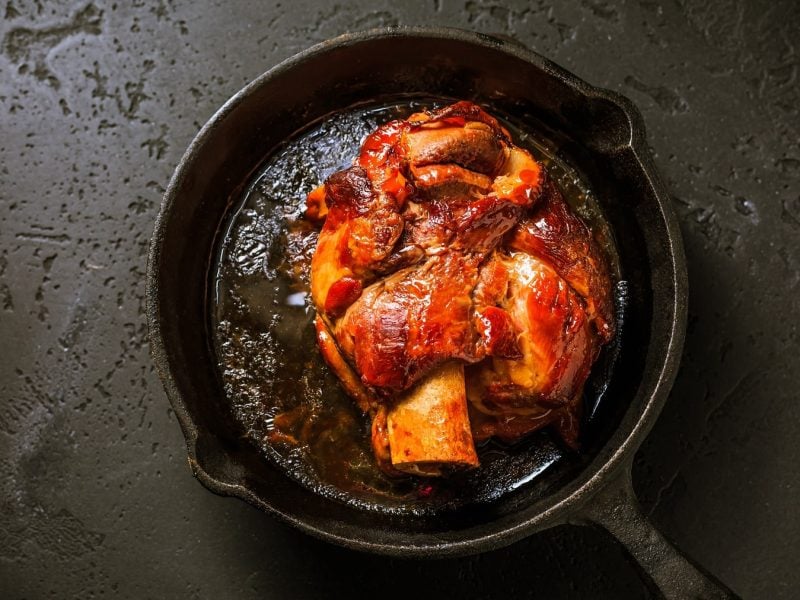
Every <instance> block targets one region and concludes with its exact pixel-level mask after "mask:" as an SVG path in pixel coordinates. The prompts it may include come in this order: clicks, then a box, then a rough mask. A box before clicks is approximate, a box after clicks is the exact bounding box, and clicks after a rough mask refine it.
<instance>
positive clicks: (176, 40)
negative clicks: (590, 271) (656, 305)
mask: <svg viewBox="0 0 800 600" xmlns="http://www.w3.org/2000/svg"><path fill="white" fill-rule="evenodd" d="M0 15H3V16H4V18H3V20H2V22H1V23H0V44H1V46H0V339H1V340H2V345H1V346H0V348H1V349H2V356H1V360H0V394H1V395H0V399H2V402H0V597H3V598H17V597H19V598H43V597H49V596H55V597H81V598H89V597H93V596H98V595H117V596H120V597H128V598H143V597H232V598H251V597H253V598H254V597H263V596H268V597H276V598H305V597H309V598H311V597H313V598H317V597H342V596H343V595H345V594H347V595H349V596H350V597H359V596H368V595H370V596H379V597H388V598H409V597H414V598H424V597H455V596H461V597H496V598H527V597H531V598H586V597H591V598H646V597H650V594H649V592H648V589H647V584H646V583H644V582H643V581H642V580H641V579H640V578H639V576H638V574H637V571H636V569H635V568H634V567H633V566H632V565H631V564H630V563H629V562H628V559H627V557H626V556H625V554H624V552H623V551H622V550H621V548H620V547H619V546H617V545H616V544H615V543H614V542H613V541H611V540H610V539H608V538H606V537H605V536H604V535H603V534H601V533H599V532H596V531H593V530H590V529H584V528H577V527H561V528H558V529H554V530H551V531H548V532H545V533H543V534H540V535H537V536H534V537H532V538H529V539H528V540H525V541H523V542H520V543H518V544H516V545H514V546H512V547H510V548H507V549H504V550H500V551H497V552H493V553H490V554H486V555H483V556H478V557H473V558H467V559H459V560H445V561H439V562H434V563H430V562H415V561H396V560H388V559H384V558H380V557H371V556H365V555H361V554H357V553H353V552H350V551H345V550H341V549H338V548H334V547H331V546H328V545H325V544H323V543H320V542H317V541H315V540H312V539H309V538H307V537H305V536H304V535H302V534H300V533H297V532H295V531H293V530H289V529H288V528H286V527H284V526H283V525H280V524H278V523H277V522H275V521H274V520H272V519H271V518H269V517H267V516H266V515H263V514H261V513H259V512H257V511H256V510H255V509H253V508H251V507H249V506H247V505H245V504H244V503H242V502H239V501H236V500H231V499H224V498H218V497H215V496H213V495H211V494H209V493H208V492H206V491H205V490H204V489H203V488H202V487H201V486H200V485H198V484H197V483H196V482H194V481H193V480H192V478H191V476H190V473H189V469H188V467H187V465H186V461H185V452H184V444H183V438H182V436H181V434H180V431H179V428H178V425H177V422H176V421H175V419H174V418H173V416H172V415H171V411H170V409H169V407H168V404H167V402H166V398H165V396H164V394H163V392H162V390H161V385H160V382H159V381H158V378H157V376H156V375H155V372H154V370H153V367H152V366H151V362H150V359H149V356H148V350H147V344H146V327H145V321H144V317H143V313H142V302H143V293H144V289H143V275H144V269H145V254H146V251H147V242H148V237H149V235H150V232H151V230H152V225H153V219H154V217H155V214H156V212H157V208H158V203H159V198H160V194H161V192H162V191H163V188H164V186H165V185H166V183H167V181H168V180H169V177H170V174H171V172H172V170H173V168H174V166H175V164H176V163H177V161H178V159H179V158H180V156H181V154H182V153H183V151H184V149H185V148H186V146H187V145H188V143H189V142H190V140H191V139H192V137H193V136H194V134H195V133H196V132H197V130H198V129H199V127H200V125H201V124H202V123H203V122H204V121H205V120H206V119H207V118H208V117H209V116H210V115H211V114H212V113H213V112H214V110H215V109H216V108H217V107H219V106H220V105H221V104H222V103H223V102H224V100H225V99H227V98H228V97H229V96H230V95H231V94H233V93H234V92H235V91H236V90H237V89H239V88H240V87H241V86H242V85H243V84H244V83H246V82H247V81H249V80H251V79H252V78H253V77H255V76H256V75H258V74H260V73H261V72H262V71H264V70H266V69H267V68H268V67H270V66H272V65H274V64H275V63H276V62H278V61H279V60H281V59H283V58H285V57H287V56H289V55H291V54H293V53H294V52H296V51H298V50H301V49H303V48H305V47H307V46H308V45H310V44H312V43H314V42H317V41H321V40H323V39H326V38H328V37H331V36H334V35H336V34H339V33H342V32H345V31H348V30H354V29H364V28H369V27H374V26H381V25H394V24H434V25H450V26H458V27H465V28H471V29H477V30H481V31H486V32H497V33H504V34H508V35H512V36H514V37H516V38H517V39H519V40H521V41H522V42H524V43H526V44H529V45H530V46H531V47H533V48H534V49H535V50H537V51H539V52H541V53H543V54H545V55H546V56H549V57H550V58H552V59H553V60H555V61H556V62H558V63H560V64H561V65H563V66H564V67H566V68H568V69H571V70H573V71H575V72H576V73H577V74H578V75H579V76H581V77H583V78H585V79H587V80H588V81H590V82H592V83H595V84H597V85H600V86H604V87H608V88H611V89H615V90H618V91H620V92H622V93H624V94H626V95H628V96H629V97H630V98H632V99H633V100H634V101H635V102H636V103H637V104H638V105H639V107H640V108H641V109H642V112H643V114H644V117H645V120H646V123H647V125H648V129H649V136H650V141H651V144H652V147H653V150H654V153H655V155H656V162H657V164H658V166H659V168H660V169H661V172H662V175H663V176H664V178H665V180H666V181H667V183H668V185H669V187H670V189H671V190H672V192H673V196H674V199H675V205H676V208H677V210H678V212H679V214H680V217H681V221H682V225H683V233H684V236H685V241H686V249H687V255H688V260H689V271H690V281H691V287H692V291H691V302H690V326H689V333H688V339H687V345H686V351H685V354H684V358H683V363H682V368H681V371H680V374H679V376H678V380H677V383H676V385H675V388H674V392H673V394H672V397H671V399H670V401H669V402H668V404H667V406H666V408H665V410H664V412H663V414H662V416H661V418H660V420H659V422H658V424H657V425H656V427H655V429H654V431H653V432H652V434H651V435H650V437H649V438H648V440H647V442H646V443H645V445H644V447H643V448H642V450H641V451H640V453H639V454H638V457H637V463H636V468H635V471H634V480H635V484H636V489H637V492H638V493H639V495H640V498H641V500H642V503H643V505H644V508H645V510H646V511H647V512H648V513H649V514H650V516H651V517H652V519H653V520H654V521H655V522H656V523H657V524H658V525H659V526H660V527H661V528H662V530H663V531H664V532H665V533H666V534H667V536H669V537H671V538H672V539H674V540H675V541H676V542H677V543H678V544H679V545H680V546H681V547H682V548H683V549H685V550H686V551H687V552H688V553H689V554H691V555H692V556H693V557H694V558H696V559H697V560H698V561H699V562H700V563H702V564H704V565H705V566H707V567H708V568H709V569H710V570H711V571H713V572H714V573H716V574H717V575H718V576H719V577H720V578H721V579H722V580H724V581H725V582H727V583H728V584H730V585H731V587H733V588H734V589H735V590H736V591H737V592H739V593H740V594H742V595H743V596H744V597H747V598H775V599H778V598H792V597H796V594H797V591H796V590H797V589H798V588H800V572H799V571H798V570H797V557H798V556H800V511H798V502H797V489H798V486H800V472H799V469H798V464H800V444H798V443H797V438H798V436H799V435H800V405H799V404H798V403H797V402H796V397H797V389H798V387H800V358H798V355H799V354H800V352H798V331H797V324H798V317H799V316H800V300H798V298H800V295H798V289H799V287H800V286H798V284H799V283H800V253H798V243H799V242H800V186H799V185H798V183H797V180H798V176H800V114H799V113H798V107H800V86H799V85H798V73H797V71H798V60H799V58H798V47H797V45H796V44H797V41H796V40H797V32H798V30H800V4H798V3H796V2H794V1H793V0H783V1H781V2H743V1H736V0H712V1H706V2H694V3H691V2H687V1H686V0H676V1H673V2H667V3H664V4H663V5H662V4H661V3H658V2H652V1H650V0H640V1H639V2H627V3H620V4H612V3H610V2H604V1H603V0H583V1H581V2H578V1H574V0H573V1H569V2H548V1H547V0H544V1H540V2H534V3H525V2H513V3H500V2H481V1H477V0H476V1H473V0H469V1H466V2H456V1H450V0H430V1H429V2H415V3H410V2H409V3H402V4H401V3H396V2H386V1H384V0H373V1H372V2H365V1H361V2H349V3H339V4H325V5H323V4H321V3H320V4H317V3H314V2H308V1H302V2H291V3H290V2H286V3H283V4H282V3H275V4H262V3H255V2H252V3H250V2H218V3H208V4H206V5H204V6H200V5H199V3H194V2H168V1H159V2H152V3H145V2H132V3H128V2H119V3H110V2H101V1H99V0H95V1H94V2H88V3H87V2H75V1H66V2H60V3H59V2H48V3H45V2H41V1H39V0H32V1H26V0H5V1H3V2H0Z"/></svg>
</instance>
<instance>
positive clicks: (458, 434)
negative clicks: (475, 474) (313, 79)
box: [387, 362, 479, 476]
mask: <svg viewBox="0 0 800 600" xmlns="http://www.w3.org/2000/svg"><path fill="white" fill-rule="evenodd" d="M387 423H388V437H389V448H390V451H391V459H392V466H393V467H394V468H395V469H397V470H398V471H402V472H404V473H410V474H418V475H429V476H430V475H441V473H442V467H445V466H446V467H448V468H453V467H456V468H457V467H476V466H478V464H479V463H478V455H477V454H476V452H475V444H474V442H473V440H472V432H471V429H470V424H469V415H468V413H467V396H466V389H465V384H464V366H463V364H461V363H458V362H448V363H445V364H443V365H442V366H440V367H439V368H437V369H435V370H434V371H433V372H431V373H430V374H429V375H428V376H427V377H426V378H424V379H423V380H422V381H420V382H419V383H417V385H416V386H414V387H413V388H411V390H409V391H408V392H406V394H404V395H403V396H402V397H401V398H400V400H399V401H398V402H397V404H395V405H394V406H393V407H392V408H391V409H390V410H389V414H388V417H387Z"/></svg>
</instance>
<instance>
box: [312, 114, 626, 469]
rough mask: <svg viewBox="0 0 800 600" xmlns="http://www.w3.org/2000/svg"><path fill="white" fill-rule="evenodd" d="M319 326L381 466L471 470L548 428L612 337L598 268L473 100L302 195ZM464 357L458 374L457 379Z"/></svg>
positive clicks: (586, 244) (559, 424)
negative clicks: (494, 447)
mask: <svg viewBox="0 0 800 600" xmlns="http://www.w3.org/2000/svg"><path fill="white" fill-rule="evenodd" d="M307 215H308V218H309V219H311V220H314V221H322V220H323V219H324V224H323V226H322V230H321V232H320V235H319V242H318V244H317V248H316V251H315V254H314V257H313V260H312V265H311V284H312V285H311V291H312V298H313V300H314V303H315V305H316V308H317V311H318V314H319V316H318V317H317V335H318V342H319V346H320V349H321V351H322V353H323V355H324V356H325V359H326V361H327V362H328V364H329V365H330V366H331V368H332V369H333V371H334V372H335V373H336V375H337V376H338V377H339V379H340V380H341V381H342V384H343V386H344V388H345V390H346V391H347V392H348V393H349V394H350V395H351V396H352V397H353V398H354V399H355V400H356V401H357V402H358V404H359V406H360V407H361V408H362V410H364V411H365V412H369V413H370V414H371V415H372V416H373V425H372V445H373V450H374V452H375V456H376V458H377V459H378V461H379V464H381V466H382V468H383V469H384V470H385V471H386V472H388V473H393V474H397V473H401V472H402V473H414V474H418V475H437V474H441V473H444V472H446V471H448V470H449V469H451V468H460V467H462V468H463V467H470V466H476V465H477V455H476V454H475V449H474V444H473V437H474V439H477V440H483V439H486V438H488V437H492V436H497V437H500V438H501V439H504V440H514V439H517V438H519V437H521V436H522V435H525V434H527V433H529V432H531V431H533V430H535V429H539V428H541V427H544V426H547V425H552V426H553V427H554V428H555V430H556V431H557V432H558V433H559V434H560V435H561V436H562V438H563V439H564V440H565V441H566V443H568V444H570V445H573V446H574V445H575V444H576V443H577V434H578V424H579V408H580V404H581V402H580V398H581V394H582V390H583V386H584V383H585V381H586V379H587V377H588V375H589V371H590V369H591V366H592V363H593V362H594V360H595V359H596V357H597V353H598V351H599V348H600V346H601V345H602V344H603V343H605V342H607V341H609V340H610V339H611V338H612V337H613V335H614V318H613V302H612V299H611V279H610V276H609V268H608V265H607V264H606V261H605V257H604V256H603V254H602V251H601V250H600V248H599V247H598V245H597V243H596V242H595V241H594V239H593V237H592V234H591V231H590V230H589V229H588V227H587V226H586V225H585V224H584V223H583V222H582V221H581V220H580V219H579V218H578V217H577V216H576V215H575V214H574V213H573V212H572V211H571V210H570V208H569V207H568V206H567V204H566V202H565V201H564V200H563V198H562V197H561V194H560V193H559V191H558V189H557V188H556V186H555V185H554V184H553V183H552V182H549V181H548V180H547V178H546V175H545V172H544V169H543V168H542V167H541V166H540V165H539V164H538V163H537V162H536V161H535V160H534V159H533V157H532V156H531V155H530V154H529V153H528V152H527V151H526V150H524V149H521V148H519V147H516V146H514V145H513V144H512V143H511V141H510V137H509V134H508V132H507V131H506V130H505V129H504V128H503V127H502V126H501V125H500V124H499V123H498V122H497V120H496V119H494V118H493V117H492V116H491V115H489V114H487V113H486V112H485V111H483V110H482V109H481V108H480V107H478V106H476V105H474V104H472V103H469V102H458V103H456V104H453V105H451V106H448V107H445V108H443V109H441V110H438V111H434V112H430V113H419V114H415V115H412V116H411V117H409V118H408V119H407V120H403V121H392V122H390V123H387V124H385V125H383V126H381V127H379V128H378V129H376V130H375V131H374V132H373V133H372V134H370V135H369V136H367V138H366V139H365V141H364V143H363V145H362V148H361V152H360V154H359V156H358V157H357V158H356V160H355V163H354V165H353V166H352V167H350V168H349V169H345V170H343V171H340V172H338V173H335V174H333V175H331V176H330V177H329V178H328V180H327V181H326V182H325V185H324V186H323V187H321V188H317V189H316V190H314V191H312V192H311V194H309V196H308V200H307ZM465 366H466V375H465V374H464V370H465Z"/></svg>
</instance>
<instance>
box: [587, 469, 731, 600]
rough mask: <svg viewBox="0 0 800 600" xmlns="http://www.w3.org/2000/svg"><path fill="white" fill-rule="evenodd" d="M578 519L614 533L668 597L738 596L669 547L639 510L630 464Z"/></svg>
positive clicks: (712, 599) (704, 599) (678, 599)
mask: <svg viewBox="0 0 800 600" xmlns="http://www.w3.org/2000/svg"><path fill="white" fill-rule="evenodd" d="M579 522H580V523H581V524H589V525H595V526H599V527H601V528H602V529H605V530H606V531H607V532H608V533H610V534H611V535H612V536H614V538H616V539H617V541H618V542H620V543H621V544H622V545H623V546H625V548H626V550H627V551H628V552H629V553H630V554H631V556H633V558H634V559H635V560H636V562H637V563H638V565H639V567H640V568H641V569H642V570H643V571H644V572H645V573H647V575H648V576H649V577H650V579H652V580H653V583H655V585H656V587H657V588H658V590H659V591H660V592H661V593H662V594H663V595H664V597H665V598H667V599H669V600H672V599H675V600H689V599H692V600H694V599H698V600H700V599H702V600H717V599H720V600H721V599H730V598H734V599H735V598H738V596H737V595H736V594H734V593H733V592H732V591H731V590H729V589H728V588H727V587H726V586H725V585H724V584H723V583H722V582H720V581H719V580H717V579H716V578H715V577H714V576H713V575H711V574H710V573H708V572H707V571H706V570H705V569H703V568H702V567H700V566H699V565H696V564H695V563H694V562H692V561H691V560H690V559H689V558H688V557H686V556H685V555H684V554H683V553H682V552H681V551H680V550H678V548H676V547H675V546H673V545H672V544H671V543H670V542H669V541H668V540H667V539H666V538H665V537H664V536H663V535H662V534H661V532H660V531H658V529H656V528H655V527H654V526H653V524H652V523H651V522H650V521H649V520H648V518H647V517H646V516H645V515H644V514H643V513H642V511H641V508H640V507H639V501H638V500H637V499H636V494H635V493H634V491H633V485H632V483H631V469H630V466H626V467H625V468H624V469H622V471H621V473H620V474H619V475H617V476H616V478H614V479H613V480H612V481H611V482H610V483H609V484H608V485H607V486H606V487H605V488H603V489H602V490H601V491H600V492H599V493H598V494H597V495H596V496H594V497H593V498H592V499H591V500H590V501H589V503H587V504H586V506H584V507H583V509H582V510H581V511H580V513H579Z"/></svg>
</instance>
